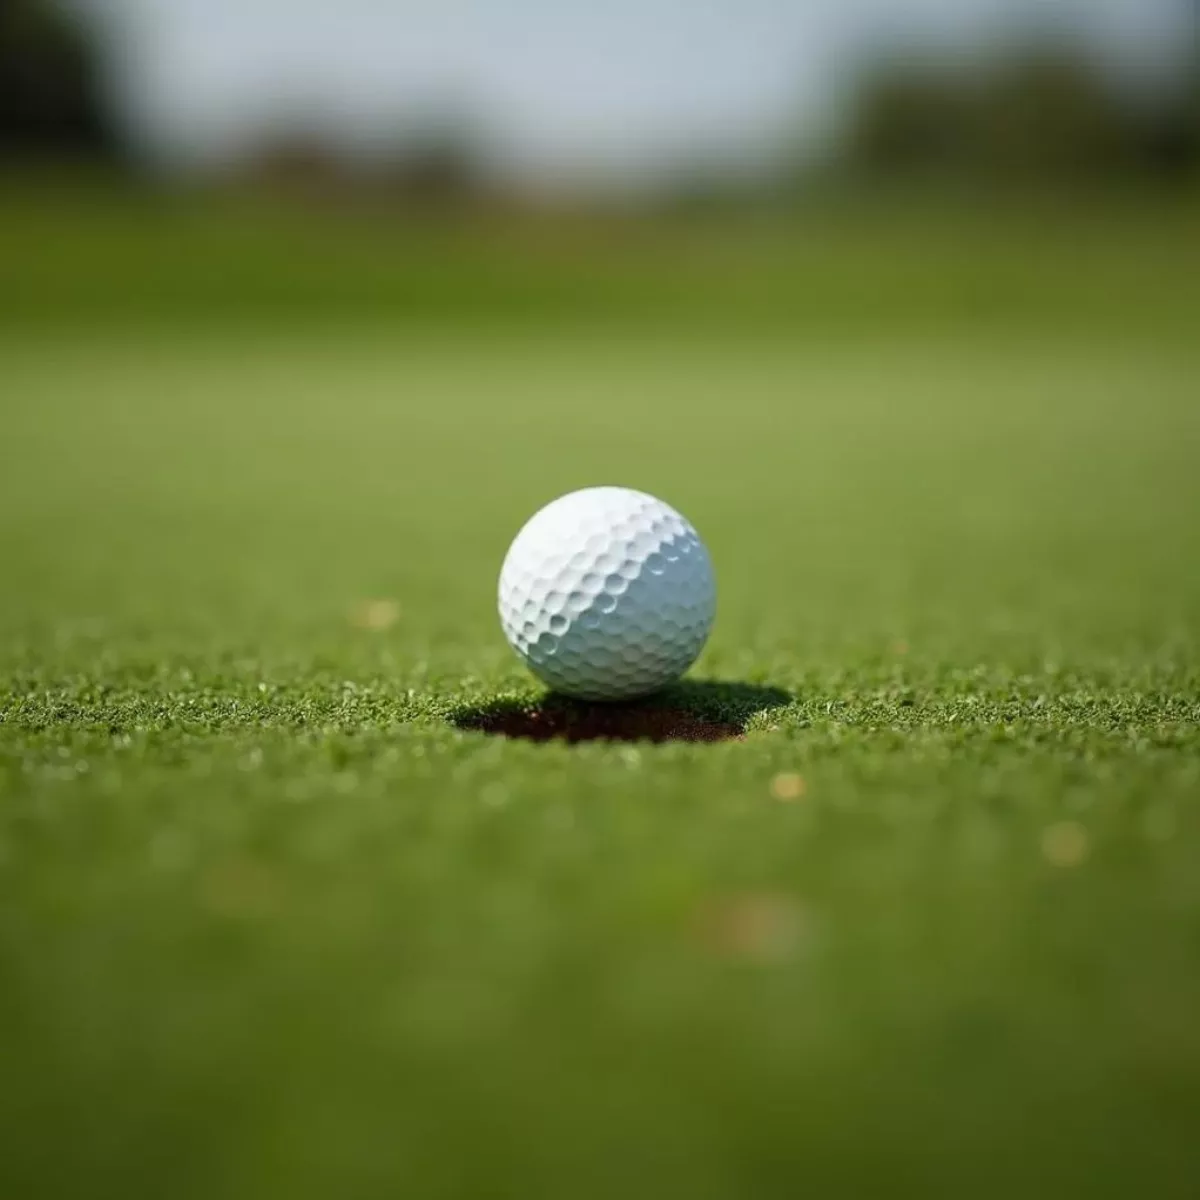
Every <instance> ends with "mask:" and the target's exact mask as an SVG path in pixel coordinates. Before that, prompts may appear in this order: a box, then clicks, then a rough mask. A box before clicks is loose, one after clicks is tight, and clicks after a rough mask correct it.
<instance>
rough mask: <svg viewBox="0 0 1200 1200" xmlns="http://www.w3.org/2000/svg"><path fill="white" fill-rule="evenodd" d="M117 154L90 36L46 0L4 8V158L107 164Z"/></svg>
mask: <svg viewBox="0 0 1200 1200" xmlns="http://www.w3.org/2000/svg"><path fill="white" fill-rule="evenodd" d="M116 149H117V142H116V138H115V136H114V134H113V131H112V127H111V125H110V124H109V121H108V119H107V116H106V113H105V108H104V104H103V102H102V99H101V88H100V83H99V63H98V56H97V53H96V46H95V43H94V42H93V41H92V40H91V39H90V38H89V37H88V35H87V32H86V30H85V29H84V28H83V27H82V25H81V24H80V23H79V22H77V21H75V20H73V19H72V18H71V17H70V16H69V15H68V14H67V13H66V12H65V10H63V9H61V8H59V7H58V6H57V5H55V4H53V3H50V2H48V0H2V2H0V156H3V157H4V158H8V159H12V158H31V157H38V158H40V157H52V156H75V157H89V158H105V157H110V156H112V155H114V154H115V153H116Z"/></svg>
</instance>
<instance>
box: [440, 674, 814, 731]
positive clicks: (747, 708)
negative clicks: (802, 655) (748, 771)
mask: <svg viewBox="0 0 1200 1200" xmlns="http://www.w3.org/2000/svg"><path fill="white" fill-rule="evenodd" d="M789 700H790V697H789V696H788V694H787V693H786V692H784V691H783V690H782V689H780V688H770V687H759V686H757V685H755V684H747V683H721V682H707V681H689V682H686V683H680V684H677V685H676V686H675V687H673V688H669V689H668V690H667V691H665V692H663V693H661V694H660V695H657V696H651V697H649V698H647V699H645V700H639V701H636V702H633V703H629V704H592V703H587V702H585V701H580V700H571V699H570V698H568V697H566V696H558V695H555V694H553V693H551V694H549V695H547V696H545V697H544V698H543V699H541V700H540V701H537V702H534V703H532V704H529V703H527V704H521V703H518V702H515V701H513V702H498V703H495V704H489V705H480V706H477V707H473V708H465V709H462V710H460V711H459V712H457V713H455V714H454V716H453V717H452V718H451V719H452V722H453V724H455V725H456V726H457V727H458V728H459V729H465V730H471V731H473V732H477V733H486V734H490V735H491V736H493V737H504V738H512V739H516V740H520V741H530V742H553V741H562V742H567V743H569V744H576V743H579V742H600V741H609V742H654V743H663V742H693V743H712V742H731V741H739V740H741V739H742V738H743V737H745V735H746V729H747V726H748V724H749V722H750V719H751V718H752V717H753V716H754V715H755V714H757V713H759V712H763V711H765V710H766V709H770V708H780V707H782V706H783V705H785V704H787V703H788V702H789Z"/></svg>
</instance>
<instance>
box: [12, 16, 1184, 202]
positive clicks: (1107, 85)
mask: <svg viewBox="0 0 1200 1200" xmlns="http://www.w3.org/2000/svg"><path fill="white" fill-rule="evenodd" d="M1197 7H1198V9H1200V4H1198V5H1197ZM1198 24H1200V13H1198ZM467 129H468V125H467V124H461V125H456V124H455V123H453V122H452V123H451V124H450V125H449V126H448V127H445V128H443V127H433V126H431V128H430V130H429V131H427V132H428V136H426V137H423V138H421V137H418V138H415V139H408V141H407V143H406V146H405V148H404V149H403V151H402V152H401V151H400V150H399V149H398V150H397V153H396V155H395V156H394V161H389V162H388V163H386V164H384V166H383V169H382V170H381V169H379V165H378V164H376V168H375V169H374V170H373V172H370V173H369V180H368V179H357V180H356V179H353V178H351V176H353V175H354V172H353V171H352V170H350V169H348V168H347V166H346V164H345V162H344V160H342V159H340V158H339V157H338V155H337V153H336V147H331V146H328V145H323V144H321V143H319V142H317V141H314V140H312V138H311V137H309V136H307V135H306V134H305V133H304V131H300V135H299V137H294V136H293V137H290V138H284V139H282V140H281V141H279V142H278V143H277V144H273V145H264V146H262V147H261V148H260V153H259V155H258V156H257V157H256V159H255V162H253V163H249V164H246V172H245V174H248V175H249V176H250V177H251V178H252V179H254V178H257V179H258V180H260V181H269V180H271V179H272V178H276V177H279V176H283V177H287V176H289V175H299V176H307V177H320V178H322V179H324V180H326V181H328V182H331V183H333V184H334V185H335V186H339V187H340V186H345V185H347V184H350V183H354V184H356V185H357V186H361V185H362V184H363V183H364V182H368V181H369V182H373V183H374V184H375V185H379V184H380V183H381V182H382V183H384V184H386V187H387V188H388V190H390V191H393V192H395V193H396V194H398V195H402V196H409V195H414V196H417V197H424V198H426V199H430V200H434V201H436V202H441V201H443V200H445V199H447V198H453V197H455V196H459V197H463V196H470V195H472V194H473V193H474V192H475V191H477V190H478V189H479V188H480V187H481V186H482V180H481V176H480V174H479V172H478V170H477V167H478V150H479V146H478V145H476V144H474V142H473V139H472V138H471V137H470V136H467V134H466V133H465V132H464V131H465V130H467ZM121 146H122V139H121V136H120V132H119V131H118V129H117V128H116V126H115V124H114V122H113V119H112V115H111V113H110V111H109V109H108V107H107V105H106V103H105V99H104V94H103V87H102V64H101V47H100V45H99V44H98V40H97V36H96V30H95V29H94V28H92V27H90V26H88V25H86V24H84V23H82V22H81V21H79V20H77V19H76V18H75V17H74V16H73V15H72V14H71V12H70V10H68V9H66V8H64V7H63V6H62V4H61V3H56V2H55V0H0V159H3V160H8V161H12V160H13V159H17V160H22V159H30V158H38V159H45V158H56V157H58V158H62V157H68V158H76V159H78V158H88V159H102V160H110V161H115V160H117V159H118V158H119V157H120V153H121ZM839 162H840V163H841V164H842V165H843V166H844V167H845V168H847V170H848V171H849V172H850V173H851V175H852V176H853V175H859V176H861V175H868V176H871V177H873V178H878V177H901V178H908V177H918V178H927V179H937V178H946V179H954V178H975V177H979V178H984V179H987V180H996V181H1006V180H1011V181H1014V182H1022V181H1033V182H1056V181H1063V182H1066V181H1073V180H1086V181H1088V182H1102V181H1104V180H1108V179H1111V180H1120V179H1138V178H1143V179H1145V178H1154V179H1169V180H1179V179H1194V178H1197V177H1198V176H1200V36H1198V38H1197V43H1196V46H1195V52H1194V53H1193V55H1192V60H1191V68H1190V70H1187V71H1183V72H1181V73H1180V74H1179V77H1178V78H1177V79H1174V80H1172V81H1171V82H1170V83H1164V84H1163V85H1162V86H1159V87H1154V88H1145V89H1142V90H1141V91H1140V92H1137V91H1134V90H1131V89H1129V88H1127V87H1124V88H1123V87H1120V86H1118V85H1117V84H1116V83H1115V82H1114V79H1113V77H1112V76H1111V75H1110V74H1109V73H1106V72H1105V71H1103V70H1101V69H1100V68H1099V67H1097V66H1096V65H1095V64H1094V63H1092V62H1091V61H1090V60H1089V59H1087V58H1086V57H1085V56H1084V55H1082V54H1081V53H1080V52H1078V51H1077V50H1074V49H1072V48H1069V47H1061V46H1060V47H1047V46H1045V45H1044V44H1042V45H1034V46H1032V47H1030V48H1027V49H1025V50H1023V51H1021V52H1017V53H1013V54H1010V55H1008V56H1007V57H1002V58H998V59H995V60H993V61H991V62H990V63H984V64H982V65H980V64H974V65H972V67H971V68H969V69H966V68H963V67H962V66H953V65H945V64H944V65H937V64H933V65H931V64H928V63H923V64H917V63H911V62H909V63H905V62H902V61H893V62H890V63H887V64H885V65H883V66H877V67H875V68H873V69H870V70H868V71H866V72H864V74H863V77H862V79H861V81H860V84H859V86H858V88H857V90H856V99H855V100H854V102H853V103H852V105H851V107H850V119H849V121H848V123H847V126H846V128H845V131H844V134H843V138H842V141H841V145H840V154H839ZM792 178H793V179H795V178H796V176H795V175H792ZM799 178H800V180H801V183H802V181H803V179H804V178H805V172H804V171H803V170H802V171H800V172H799ZM718 191H720V188H718Z"/></svg>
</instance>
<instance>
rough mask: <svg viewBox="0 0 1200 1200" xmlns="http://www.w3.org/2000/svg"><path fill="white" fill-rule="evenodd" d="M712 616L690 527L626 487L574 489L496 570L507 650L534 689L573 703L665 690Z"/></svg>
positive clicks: (698, 645)
mask: <svg viewBox="0 0 1200 1200" xmlns="http://www.w3.org/2000/svg"><path fill="white" fill-rule="evenodd" d="M715 612H716V586H715V581H714V579H713V570H712V563H711V562H710V561H709V557H708V551H707V550H706V549H705V548H704V543H703V542H701V540H700V537H699V535H698V534H697V533H696V531H695V529H693V528H692V526H691V525H690V524H689V522H688V521H687V520H685V519H684V518H683V517H682V516H680V514H679V513H677V512H676V511H675V510H674V509H673V508H671V507H670V505H667V504H664V503H663V502H662V501H661V500H656V499H655V498H654V497H653V496H648V495H646V494H645V493H644V492H635V491H633V490H631V489H630V488H620V487H596V488H585V489H584V490H583V491H579V492H571V493H570V494H569V495H566V496H563V497H561V498H560V499H558V500H555V501H554V502H553V503H552V504H548V505H547V506H546V507H545V508H543V509H542V510H541V511H540V512H538V513H535V514H534V516H533V517H531V518H530V520H529V521H528V522H527V523H526V525H525V527H524V528H523V529H522V530H521V532H520V533H518V534H517V536H516V540H515V541H514V542H513V544H512V546H511V548H510V549H509V551H508V556H507V557H506V558H505V560H504V566H503V568H502V569H501V572H500V621H501V624H502V625H503V626H504V633H505V636H506V637H507V638H508V640H509V643H510V645H511V646H512V647H513V649H514V650H515V651H516V652H517V654H518V655H519V656H520V657H521V658H522V659H523V660H524V661H525V663H526V665H527V666H528V667H529V669H530V670H531V671H532V672H533V673H534V674H535V675H536V676H537V677H538V678H539V679H540V680H542V682H543V683H545V684H547V685H548V686H549V687H551V688H553V689H554V690H555V691H558V692H562V693H564V694H566V695H568V696H575V697H577V698H578V699H581V700H628V699H632V698H634V697H636V696H644V695H647V694H649V693H650V692H654V691H657V690H658V689H659V688H661V687H664V686H666V685H667V684H668V683H672V682H674V681H675V680H676V679H678V678H679V677H680V676H681V675H682V674H683V673H684V672H685V671H686V670H687V669H688V667H690V666H691V665H692V663H693V662H695V661H696V658H697V656H698V655H699V653H700V651H701V650H702V649H703V647H704V643H705V641H706V640H707V639H708V633H709V630H710V629H711V628H712V622H713V616H714V615H715Z"/></svg>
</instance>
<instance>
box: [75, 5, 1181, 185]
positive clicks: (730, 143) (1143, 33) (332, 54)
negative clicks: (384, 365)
mask: <svg viewBox="0 0 1200 1200" xmlns="http://www.w3.org/2000/svg"><path fill="white" fill-rule="evenodd" d="M75 3H76V4H77V5H79V6H82V7H83V8H84V9H85V10H86V11H87V12H88V13H89V14H90V15H91V16H92V17H93V18H94V19H95V20H96V21H97V22H98V23H99V25H100V27H101V28H102V30H103V31H104V32H105V34H106V44H107V46H108V48H109V64H110V75H111V78H112V81H113V92H114V97H115V102H116V103H117V105H118V107H119V110H120V111H121V113H122V114H123V115H124V118H125V120H126V122H127V124H128V126H129V128H130V129H131V131H133V132H134V134H135V136H136V138H137V140H138V143H139V144H140V145H141V146H142V147H143V149H144V150H145V151H146V152H147V153H148V154H149V155H151V156H152V157H155V158H158V159H160V160H161V161H164V162H167V163H176V164H205V163H214V162H219V161H222V160H223V159H226V158H228V157H231V156H236V155H237V154H239V153H242V152H244V151H245V150H247V149H248V148H250V147H252V146H253V145H255V144H257V143H260V142H261V141H262V140H263V138H264V137H265V136H267V135H268V133H270V132H272V131H278V132H288V131H297V130H307V131H315V132H316V133H317V134H318V135H319V136H327V137H328V138H329V139H330V140H331V141H334V142H336V143H337V144H338V145H339V146H341V147H343V148H345V149H346V150H347V152H349V153H353V154H358V155H361V156H363V157H370V156H372V155H374V154H379V153H380V152H381V151H382V150H384V149H385V148H387V147H389V146H392V145H394V144H395V142H396V141H397V140H398V139H402V138H403V137H404V136H405V135H406V131H407V132H409V133H411V132H412V131H413V130H414V129H416V128H418V127H419V126H421V125H422V124H428V123H429V122H431V121H434V120H446V119H454V120H460V121H463V122H465V123H468V124H469V125H470V126H471V127H472V128H473V129H474V130H475V131H476V133H477V135H478V136H479V138H480V139H481V140H482V142H483V143H484V144H485V146H486V147H487V150H488V153H489V156H490V158H491V160H492V161H493V164H494V166H495V167H496V169H497V170H499V171H501V172H507V173H511V174H514V175H518V176H520V175H524V176H532V177H541V178H550V177H563V178H578V177H596V176H599V177H605V176H607V177H613V178H616V177H622V178H632V177H637V176H639V175H643V174H647V173H649V174H652V173H653V172H654V171H656V170H657V169H659V168H661V167H662V165H663V164H664V163H666V164H669V163H671V162H673V161H682V160H691V161H695V160H700V161H703V160H704V159H705V158H711V159H713V160H714V161H726V162H729V163H735V162H738V161H745V162H746V163H749V164H753V163H754V162H755V161H757V160H758V159H759V158H760V157H761V156H762V155H765V154H769V153H770V150H771V148H772V147H774V146H777V145H778V144H779V140H780V139H781V138H782V137H784V136H785V135H786V136H788V137H790V138H795V137H796V136H799V135H804V134H807V135H808V136H810V137H814V138H815V137H817V136H819V134H820V132H821V131H822V130H824V129H827V128H828V127H829V125H830V123H831V122H832V121H834V120H835V119H836V113H837V111H838V105H839V100H840V99H841V98H842V97H844V95H845V93H846V92H847V91H848V88H849V81H850V80H851V79H852V78H853V75H854V70H853V68H854V64H855V63H857V62H860V61H861V60H862V59H863V57H864V56H865V54H866V52H867V51H868V49H869V48H871V47H880V48H882V47H894V46H897V45H899V46H903V47H906V48H908V49H909V50H911V51H912V52H914V53H929V52H932V51H935V50H936V51H950V50H952V49H955V48H960V49H961V48H963V47H975V48H978V47H981V46H982V47H985V48H986V47H989V46H994V45H996V44H997V43H999V42H1001V41H1002V40H1003V39H1005V38H1009V37H1012V36H1014V35H1015V34H1017V33H1019V32H1021V31H1029V30H1048V31H1055V32H1058V33H1060V34H1066V35H1068V36H1071V37H1076V38H1079V39H1082V40H1083V41H1085V42H1087V43H1088V44H1089V45H1091V46H1093V47H1096V48H1097V49H1098V50H1099V51H1100V52H1101V53H1103V54H1104V55H1105V56H1106V57H1107V58H1109V59H1110V60H1111V61H1113V62H1115V63H1118V64H1119V65H1121V66H1122V67H1123V68H1124V69H1126V70H1129V71H1131V72H1135V73H1136V72H1139V71H1140V72H1142V73H1147V72H1150V71H1153V70H1156V69H1161V64H1162V63H1163V62H1165V61H1167V60H1168V59H1169V58H1170V56H1171V55H1172V54H1173V53H1176V52H1177V51H1178V47H1179V46H1180V45H1181V43H1182V42H1183V40H1184V39H1183V38H1182V37H1181V35H1182V34H1183V33H1184V32H1185V31H1186V30H1187V29H1188V27H1189V20H1190V16H1189V14H1191V15H1194V13H1195V7H1194V4H1193V0H604V2H603V3H595V2H594V0H590V2H589V0H322V2H317V0H75Z"/></svg>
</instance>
